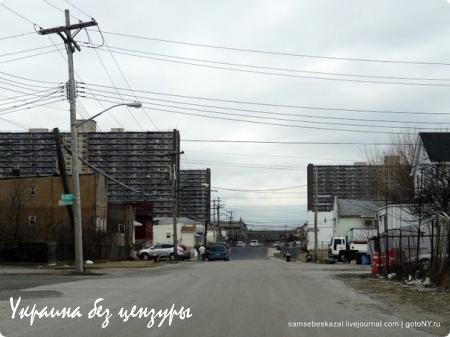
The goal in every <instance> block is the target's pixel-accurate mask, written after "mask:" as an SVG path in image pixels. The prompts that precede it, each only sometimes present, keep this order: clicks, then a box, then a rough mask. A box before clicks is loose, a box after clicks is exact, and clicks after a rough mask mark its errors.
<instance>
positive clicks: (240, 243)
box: [236, 241, 247, 247]
mask: <svg viewBox="0 0 450 337" xmlns="http://www.w3.org/2000/svg"><path fill="white" fill-rule="evenodd" d="M236 247H247V244H246V243H245V242H244V241H238V242H236Z"/></svg>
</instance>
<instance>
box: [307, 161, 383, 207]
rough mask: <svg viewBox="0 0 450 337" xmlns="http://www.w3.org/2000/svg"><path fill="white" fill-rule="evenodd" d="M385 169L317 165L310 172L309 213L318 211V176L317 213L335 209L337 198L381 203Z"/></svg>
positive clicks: (356, 164)
mask: <svg viewBox="0 0 450 337" xmlns="http://www.w3.org/2000/svg"><path fill="white" fill-rule="evenodd" d="M382 167H383V166H382V165H368V164H367V163H363V162H358V163H355V164H354V165H313V164H309V165H308V168H307V181H308V210H309V211H314V200H315V198H314V193H315V192H314V190H315V189H314V183H315V174H317V210H318V211H319V212H329V211H331V210H332V209H333V203H334V197H339V198H342V199H358V200H378V199H380V198H382V196H381V192H380V190H381V188H380V186H379V174H380V168H382Z"/></svg>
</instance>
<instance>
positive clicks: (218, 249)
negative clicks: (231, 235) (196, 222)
mask: <svg viewBox="0 0 450 337" xmlns="http://www.w3.org/2000/svg"><path fill="white" fill-rule="evenodd" d="M209 250H210V251H211V252H223V251H224V250H225V247H224V246H219V245H217V246H210V247H209Z"/></svg>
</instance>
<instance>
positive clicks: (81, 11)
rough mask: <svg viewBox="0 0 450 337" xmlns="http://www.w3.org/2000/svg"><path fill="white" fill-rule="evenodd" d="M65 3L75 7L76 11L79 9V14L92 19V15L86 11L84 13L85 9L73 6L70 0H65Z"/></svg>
mask: <svg viewBox="0 0 450 337" xmlns="http://www.w3.org/2000/svg"><path fill="white" fill-rule="evenodd" d="M65 2H66V3H68V4H69V5H70V6H72V7H73V8H75V9H76V10H77V11H79V12H80V13H81V14H84V15H86V16H87V17H89V18H90V19H93V18H94V17H93V16H91V15H89V14H88V13H86V12H85V11H83V10H82V9H80V8H79V7H77V6H75V5H74V4H73V3H72V2H70V1H68V0H65Z"/></svg>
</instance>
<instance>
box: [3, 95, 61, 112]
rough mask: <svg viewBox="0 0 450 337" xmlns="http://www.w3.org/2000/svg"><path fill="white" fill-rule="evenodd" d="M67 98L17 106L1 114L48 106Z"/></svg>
mask: <svg viewBox="0 0 450 337" xmlns="http://www.w3.org/2000/svg"><path fill="white" fill-rule="evenodd" d="M65 100H66V98H59V99H54V100H51V101H49V102H46V103H41V104H35V105H30V106H26V107H20V108H17V109H15V110H10V111H7V112H3V113H0V115H7V114H11V113H13V112H18V111H24V110H29V109H33V108H38V107H42V106H47V105H49V104H53V103H58V102H63V101H65Z"/></svg>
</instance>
